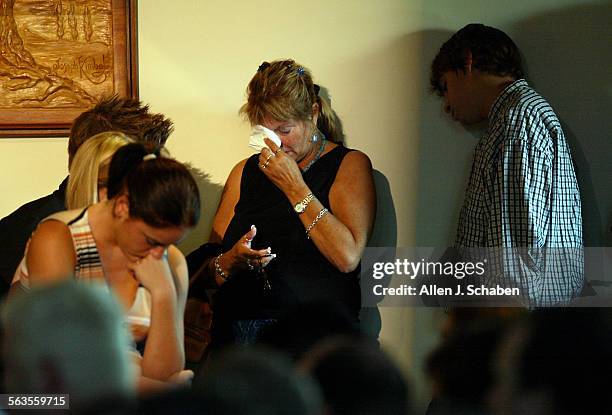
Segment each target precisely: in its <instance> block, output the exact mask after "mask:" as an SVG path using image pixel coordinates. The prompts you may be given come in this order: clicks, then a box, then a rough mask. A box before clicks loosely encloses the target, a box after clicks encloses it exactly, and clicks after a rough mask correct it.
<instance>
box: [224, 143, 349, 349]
mask: <svg viewBox="0 0 612 415" xmlns="http://www.w3.org/2000/svg"><path fill="white" fill-rule="evenodd" d="M349 151H351V150H349V149H346V148H345V147H342V146H338V147H336V148H334V149H333V150H331V151H330V152H328V153H327V154H325V155H323V156H322V157H321V158H320V159H319V160H317V162H316V163H314V164H313V165H312V167H311V168H310V169H309V170H307V171H306V172H305V173H304V181H305V182H306V184H307V185H308V187H309V188H310V190H311V191H312V193H313V194H314V195H315V196H316V198H317V199H318V200H319V201H320V202H321V203H322V204H323V206H325V207H327V208H328V209H329V210H330V212H331V208H330V204H329V191H330V189H331V187H332V184H333V183H334V180H335V178H336V174H337V172H338V169H339V167H340V164H341V162H342V159H343V158H344V156H345V155H346V154H347V153H348V152H349ZM257 164H258V155H257V154H255V155H253V156H251V157H250V158H249V159H248V160H247V162H246V165H245V166H244V170H243V172H242V178H241V183H240V200H239V201H238V203H237V204H236V207H235V210H234V217H233V218H232V221H231V222H230V224H229V226H228V228H227V230H226V232H225V235H224V238H223V251H227V250H229V249H231V247H232V246H233V245H234V244H235V243H236V242H237V241H238V240H239V239H240V238H241V237H242V236H243V235H244V234H246V233H247V232H248V230H249V229H250V226H251V225H255V226H256V227H257V235H256V236H255V239H253V242H252V245H251V247H252V248H253V249H265V248H267V247H271V248H272V252H274V253H275V254H276V255H277V257H276V258H275V259H273V260H272V261H271V262H270V263H269V265H268V266H267V267H266V268H265V272H266V274H267V278H268V280H269V282H270V286H271V289H270V290H265V288H264V282H263V278H261V276H258V275H257V272H256V271H245V272H243V273H239V274H235V275H232V276H231V277H230V279H229V280H228V281H227V282H226V283H225V284H223V286H221V288H220V289H219V290H218V292H217V293H216V295H215V296H214V297H213V312H214V317H213V321H214V323H213V342H215V343H217V342H218V341H221V342H222V343H223V342H224V340H225V341H232V339H233V334H232V331H231V327H232V324H234V323H235V322H237V321H240V320H253V319H264V320H265V319H276V318H278V317H280V316H281V315H282V314H283V312H285V311H287V310H289V309H291V308H293V307H294V306H297V305H304V304H308V303H323V302H329V303H334V304H336V305H340V306H343V307H345V308H346V309H347V311H348V312H349V313H350V314H351V315H352V316H354V318H355V320H357V316H358V313H359V309H360V305H361V304H360V302H361V298H360V289H359V279H358V276H359V267H358V268H357V269H356V270H355V271H353V272H351V273H348V274H345V273H342V272H340V271H339V270H338V269H336V268H335V267H334V266H333V265H332V264H331V263H330V262H329V261H328V260H327V259H325V257H324V256H323V255H322V254H321V253H320V252H319V250H318V249H317V247H316V246H315V244H314V243H313V241H312V240H310V239H308V238H307V237H306V233H305V228H304V225H303V224H302V222H301V221H300V218H299V217H298V214H297V213H296V212H295V211H294V210H293V206H292V205H291V203H290V202H289V200H288V199H287V197H286V196H285V195H284V194H283V192H282V191H281V190H280V189H279V188H277V187H276V186H275V185H274V184H273V183H272V182H270V180H269V179H268V178H267V177H266V176H265V175H264V174H263V172H261V171H260V170H259V167H258V165H257ZM331 213H333V212H331ZM215 336H216V337H217V338H215Z"/></svg>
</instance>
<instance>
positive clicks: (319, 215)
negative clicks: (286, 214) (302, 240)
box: [306, 208, 329, 239]
mask: <svg viewBox="0 0 612 415" xmlns="http://www.w3.org/2000/svg"><path fill="white" fill-rule="evenodd" d="M327 212H329V211H328V210H327V208H323V209H321V211H320V212H319V214H318V215H317V217H316V218H314V220H313V221H312V223H311V224H310V225H308V227H307V228H306V237H307V238H308V239H310V231H311V230H312V228H314V226H315V225H316V224H317V222H318V221H319V220H320V219H321V218H322V217H323V216H324V215H325V214H326V213H327Z"/></svg>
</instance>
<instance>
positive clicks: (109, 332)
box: [3, 279, 136, 406]
mask: <svg viewBox="0 0 612 415" xmlns="http://www.w3.org/2000/svg"><path fill="white" fill-rule="evenodd" d="M120 310H121V307H120V306H119V304H118V303H117V302H116V301H115V299H114V298H113V296H112V295H111V294H110V293H109V292H108V290H107V289H106V287H103V286H98V285H96V284H85V283H82V282H78V281H76V280H74V279H68V280H66V281H64V282H61V283H57V284H53V285H46V286H41V287H38V288H35V289H32V291H30V292H29V293H27V294H23V295H21V296H15V297H12V298H11V299H10V300H9V301H8V302H7V304H6V307H5V309H4V314H3V327H4V330H5V332H4V334H5V336H4V339H3V346H4V350H3V354H4V356H3V358H4V363H5V368H6V372H5V380H6V389H7V391H8V392H11V393H69V394H70V404H71V406H72V405H75V406H87V405H88V403H90V402H93V401H96V400H97V399H99V398H102V397H130V396H132V395H133V394H134V393H135V387H136V382H135V379H136V373H135V372H134V367H133V365H132V364H131V361H130V356H129V354H128V350H129V347H130V337H129V334H128V332H127V330H126V329H125V327H124V324H123V317H122V315H121V311H120Z"/></svg>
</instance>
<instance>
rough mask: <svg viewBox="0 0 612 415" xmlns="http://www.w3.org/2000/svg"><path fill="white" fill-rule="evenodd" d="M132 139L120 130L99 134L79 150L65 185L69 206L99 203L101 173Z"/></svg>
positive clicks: (75, 207)
mask: <svg viewBox="0 0 612 415" xmlns="http://www.w3.org/2000/svg"><path fill="white" fill-rule="evenodd" d="M132 142H133V140H132V139H131V138H129V137H128V136H127V135H125V134H123V133H120V132H118V131H108V132H104V133H100V134H96V135H94V136H93V137H91V138H89V139H88V140H87V141H85V142H84V143H83V144H82V145H81V146H80V147H79V149H78V151H77V153H76V155H75V156H74V159H73V160H72V164H71V165H70V176H69V178H68V186H67V187H66V208H67V209H78V208H82V207H85V206H88V205H90V204H92V203H96V202H98V173H99V171H100V168H101V167H104V165H105V164H109V163H110V159H111V157H112V156H113V154H114V153H115V151H117V149H119V148H120V147H123V146H124V145H126V144H129V143H132Z"/></svg>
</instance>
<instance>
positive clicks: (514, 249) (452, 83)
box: [431, 24, 584, 307]
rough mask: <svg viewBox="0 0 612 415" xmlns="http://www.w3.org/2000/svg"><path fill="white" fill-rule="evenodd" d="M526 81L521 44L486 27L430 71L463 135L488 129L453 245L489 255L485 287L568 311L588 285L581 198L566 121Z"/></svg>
mask: <svg viewBox="0 0 612 415" xmlns="http://www.w3.org/2000/svg"><path fill="white" fill-rule="evenodd" d="M523 77H524V74H523V69H522V63H521V57H520V52H519V50H518V48H517V47H516V45H515V44H514V42H513V41H512V40H511V39H510V38H509V37H508V36H507V35H506V34H505V33H503V32H502V31H500V30H498V29H494V28H492V27H488V26H484V25H481V24H469V25H467V26H465V27H464V28H463V29H461V30H459V31H458V32H457V33H455V34H454V35H453V36H452V37H451V38H450V39H449V40H448V41H447V42H446V43H444V44H443V45H442V47H441V48H440V51H439V52H438V54H437V56H436V57H435V59H434V61H433V63H432V68H431V87H432V90H433V91H435V92H437V93H438V94H439V95H440V96H441V97H443V100H444V109H445V111H446V112H447V113H448V114H449V115H450V116H452V118H453V119H454V120H456V121H458V122H460V123H462V124H465V125H470V124H476V123H479V122H481V121H484V120H488V129H487V131H486V133H485V135H484V136H483V137H482V138H481V139H480V141H479V142H478V144H477V146H476V149H475V151H474V159H473V164H472V171H471V173H470V178H469V182H468V186H467V190H466V194H465V201H464V204H463V207H462V208H461V213H460V217H459V225H458V229H457V237H456V242H455V244H456V247H457V248H459V249H460V251H465V250H464V248H478V249H480V248H487V259H488V261H489V269H488V273H487V277H486V281H487V283H488V284H489V285H493V286H495V284H499V285H500V286H505V287H519V288H520V290H521V294H522V297H523V300H525V303H526V305H528V306H529V307H540V306H549V305H555V304H565V303H567V302H569V301H570V300H571V299H572V298H574V297H576V296H578V295H579V293H580V291H581V290H582V287H583V283H584V275H583V268H584V259H583V251H582V216H581V208H580V191H579V189H578V183H577V181H576V175H575V173H574V167H573V164H572V158H571V154H570V149H569V147H568V145H567V143H566V141H565V137H564V135H563V131H562V129H561V125H560V123H559V120H558V119H557V116H556V115H555V113H554V111H553V109H552V108H551V107H550V105H549V104H548V103H547V102H546V101H545V100H544V99H543V98H542V97H541V96H540V95H538V94H537V93H536V92H535V91H534V90H533V89H531V87H530V86H529V85H528V84H527V82H526V81H525V80H524V79H523ZM488 248H495V249H488Z"/></svg>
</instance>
